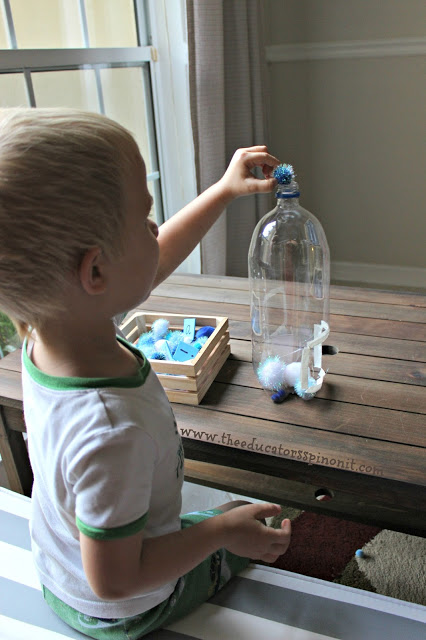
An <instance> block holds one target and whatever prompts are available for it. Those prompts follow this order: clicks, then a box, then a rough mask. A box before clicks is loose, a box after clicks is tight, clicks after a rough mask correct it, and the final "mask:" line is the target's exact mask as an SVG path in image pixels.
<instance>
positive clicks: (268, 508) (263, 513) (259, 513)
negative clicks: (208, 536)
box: [252, 180, 281, 520]
mask: <svg viewBox="0 0 426 640" xmlns="http://www.w3.org/2000/svg"><path fill="white" fill-rule="evenodd" d="M262 182H263V180H262ZM252 512H253V515H254V517H255V518H256V520H262V519H263V518H271V517H272V516H276V515H278V514H279V513H280V512H281V507H280V505H279V504H274V503H273V502H261V503H259V504H252Z"/></svg>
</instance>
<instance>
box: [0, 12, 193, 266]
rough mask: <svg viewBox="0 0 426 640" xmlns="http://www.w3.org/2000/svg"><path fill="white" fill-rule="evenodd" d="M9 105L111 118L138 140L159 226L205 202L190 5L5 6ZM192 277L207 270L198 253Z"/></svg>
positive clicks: (5, 103) (0, 16) (1, 78)
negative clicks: (193, 96) (194, 121)
mask: <svg viewBox="0 0 426 640" xmlns="http://www.w3.org/2000/svg"><path fill="white" fill-rule="evenodd" d="M0 50H1V52H0V106H2V107H12V106H33V107H53V106H68V107H76V108H80V109H85V110H88V111H96V112H98V113H103V114H105V115H107V116H109V117H111V118H113V119H114V120H117V121H118V122H120V123H121V124H123V125H124V126H125V127H127V128H128V129H129V130H130V131H131V132H132V133H133V135H134V136H135V138H136V141H137V142H138V144H139V147H140V150H141V153H142V156H143V157H144V160H145V163H146V166H147V178H148V187H149V190H150V192H151V194H152V196H153V198H154V207H153V212H154V213H153V215H154V216H155V219H156V221H157V223H158V224H161V223H162V222H164V220H167V219H168V218H169V217H171V216H172V215H173V214H174V213H175V212H176V211H178V210H179V209H181V208H182V207H183V206H184V205H185V204H187V203H188V202H189V201H190V200H192V199H193V198H194V197H195V196H196V178H195V166H194V151H193V143H192V131H191V120H190V109H189V83H188V78H187V68H188V47H187V41H186V3H185V0H31V1H29V0H0ZM181 270H183V271H191V272H195V273H197V272H199V271H200V257H199V250H198V249H197V250H195V251H194V252H193V254H192V255H191V256H190V257H189V258H188V260H186V262H185V263H184V265H183V267H182V269H181Z"/></svg>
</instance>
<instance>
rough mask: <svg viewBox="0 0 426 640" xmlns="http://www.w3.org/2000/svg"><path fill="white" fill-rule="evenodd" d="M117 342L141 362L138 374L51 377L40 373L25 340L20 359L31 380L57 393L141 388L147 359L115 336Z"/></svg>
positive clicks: (149, 368) (148, 370)
mask: <svg viewBox="0 0 426 640" xmlns="http://www.w3.org/2000/svg"><path fill="white" fill-rule="evenodd" d="M117 340H118V341H119V342H121V344H123V345H124V346H125V347H126V348H127V349H129V351H131V352H132V353H133V354H134V355H135V356H137V357H138V358H139V359H142V360H143V363H142V365H141V366H140V368H139V370H138V372H137V373H136V375H134V376H130V377H123V378H79V377H71V376H70V377H58V376H51V375H48V374H47V373H43V371H40V369H38V368H37V367H36V366H35V364H34V363H33V362H32V360H31V358H30V357H29V355H28V353H27V346H28V344H27V339H25V341H24V344H23V347H22V359H23V364H24V367H25V369H26V370H27V372H28V373H29V375H30V376H31V378H32V379H33V380H34V381H35V382H37V383H38V384H40V385H42V386H43V387H47V388H48V389H55V390H57V391H77V390H79V389H99V388H104V387H121V388H126V389H131V388H135V387H141V386H142V385H143V384H144V382H145V380H146V379H147V377H148V374H149V372H150V370H151V365H150V364H149V362H148V360H147V358H146V357H145V356H144V354H143V353H142V352H141V351H139V350H138V349H136V348H135V347H134V346H133V345H132V344H131V343H130V342H127V340H124V339H123V338H121V336H117Z"/></svg>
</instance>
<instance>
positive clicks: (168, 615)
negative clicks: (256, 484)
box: [43, 509, 250, 640]
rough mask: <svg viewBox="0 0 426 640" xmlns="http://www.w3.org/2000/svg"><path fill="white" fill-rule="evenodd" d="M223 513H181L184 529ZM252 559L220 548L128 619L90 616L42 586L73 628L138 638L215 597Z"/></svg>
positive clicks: (107, 638) (112, 638)
mask: <svg viewBox="0 0 426 640" xmlns="http://www.w3.org/2000/svg"><path fill="white" fill-rule="evenodd" d="M219 513H221V512H220V511H219V510H218V509H211V510H209V511H197V512H194V513H189V514H186V515H184V516H181V522H182V528H183V529H184V528H186V527H190V526H191V525H193V524H197V523H198V522H201V521H202V520H205V519H206V518H211V517H212V516H215V515H218V514H219ZM249 562H250V561H249V560H248V559H247V558H241V557H240V556H236V555H234V554H233V553H230V552H229V551H226V549H219V550H218V551H216V552H215V553H213V554H212V555H211V556H209V557H208V558H206V559H205V560H204V561H203V562H202V563H201V564H199V565H197V566H196V567H194V569H192V571H190V572H189V573H187V574H186V575H184V576H182V578H180V579H179V580H178V581H177V583H176V587H175V589H174V591H173V593H172V594H171V595H170V596H169V597H168V598H167V600H164V602H161V603H160V604H159V605H157V606H156V607H154V608H153V609H150V610H149V611H145V612H144V613H141V614H139V615H136V616H131V617H128V618H115V619H110V618H94V617H92V616H87V615H84V614H82V613H80V612H79V611H76V610H75V609H73V608H72V607H69V606H68V605H67V604H65V603H64V602H62V600H59V598H57V597H56V596H55V595H54V594H53V593H52V592H51V591H49V590H48V589H46V587H43V595H44V598H45V600H46V602H47V604H48V605H49V606H50V607H51V609H53V611H54V612H55V613H56V614H57V615H58V616H59V617H60V618H62V620H63V621H64V622H66V623H67V624H68V625H69V626H70V627H73V629H76V630H77V631H80V632H81V633H84V634H86V635H87V636H90V637H91V638H97V639H98V640H136V639H137V638H142V636H144V635H146V634H147V633H149V632H150V631H153V630H154V629H159V628H160V627H165V626H167V625H169V624H171V623H172V622H175V621H176V620H178V619H179V618H182V617H183V616H185V615H186V614H188V613H189V612H190V611H193V610H194V609H195V608H196V607H198V606H199V605H200V604H202V603H203V602H205V601H206V600H208V599H209V598H211V597H212V596H214V594H215V593H216V592H217V591H219V589H221V588H222V587H223V586H224V585H225V584H226V583H227V582H228V580H229V579H230V578H231V577H232V576H234V575H236V574H237V573H239V572H240V571H242V570H243V569H245V568H246V567H247V566H248V564H249Z"/></svg>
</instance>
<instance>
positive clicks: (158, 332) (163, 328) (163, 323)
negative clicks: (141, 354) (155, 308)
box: [151, 318, 169, 340]
mask: <svg viewBox="0 0 426 640" xmlns="http://www.w3.org/2000/svg"><path fill="white" fill-rule="evenodd" d="M168 330H169V321H168V320H165V319H164V318H158V320H156V321H155V322H153V323H152V327H151V331H152V333H153V336H154V340H160V338H164V336H165V335H166V333H167V332H168Z"/></svg>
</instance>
